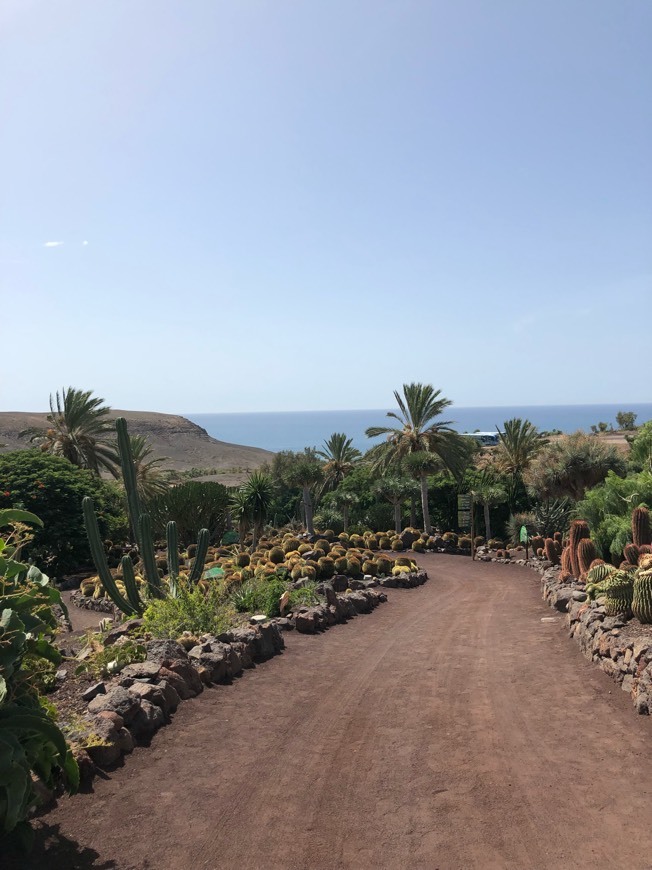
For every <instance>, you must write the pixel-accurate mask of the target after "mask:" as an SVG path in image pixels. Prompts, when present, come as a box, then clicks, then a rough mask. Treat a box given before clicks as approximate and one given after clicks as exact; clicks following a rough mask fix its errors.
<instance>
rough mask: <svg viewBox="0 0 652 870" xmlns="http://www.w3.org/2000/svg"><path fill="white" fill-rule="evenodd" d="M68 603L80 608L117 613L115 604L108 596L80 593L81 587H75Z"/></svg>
mask: <svg viewBox="0 0 652 870" xmlns="http://www.w3.org/2000/svg"><path fill="white" fill-rule="evenodd" d="M70 603H71V604H74V605H75V607H79V608H80V610H95V611H97V612H98V613H110V614H111V615H112V616H113V615H114V614H116V613H117V610H116V606H115V604H114V603H113V602H112V601H111V599H110V598H93V597H92V596H91V595H82V591H81V589H77V590H76V591H75V592H73V593H72V595H71V596H70Z"/></svg>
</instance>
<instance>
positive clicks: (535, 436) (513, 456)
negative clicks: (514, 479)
mask: <svg viewBox="0 0 652 870" xmlns="http://www.w3.org/2000/svg"><path fill="white" fill-rule="evenodd" d="M498 438H499V444H498V447H497V449H496V453H495V459H496V465H497V466H498V467H499V468H500V469H501V470H502V471H506V472H507V473H508V474H511V475H512V476H514V475H518V474H523V472H524V471H525V470H526V469H527V468H528V467H529V465H530V463H531V462H532V460H533V459H534V457H535V456H536V455H537V453H539V451H540V450H541V449H542V448H543V446H544V445H545V444H546V443H547V442H546V439H545V438H544V437H543V435H541V433H540V432H539V430H538V429H537V427H536V426H535V425H534V424H533V423H530V421H529V420H521V418H520V417H514V418H513V419H512V420H505V422H504V423H503V431H502V432H500V431H499V432H498Z"/></svg>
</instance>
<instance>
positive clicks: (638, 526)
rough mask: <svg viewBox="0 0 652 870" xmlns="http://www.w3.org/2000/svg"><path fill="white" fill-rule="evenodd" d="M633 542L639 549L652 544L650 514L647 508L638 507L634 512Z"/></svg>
mask: <svg viewBox="0 0 652 870" xmlns="http://www.w3.org/2000/svg"><path fill="white" fill-rule="evenodd" d="M632 540H633V541H634V543H635V544H636V546H637V547H640V546H642V545H644V544H652V529H650V512H649V510H648V509H647V508H646V507H643V506H641V507H637V508H634V510H633V511H632Z"/></svg>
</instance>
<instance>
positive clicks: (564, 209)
mask: <svg viewBox="0 0 652 870" xmlns="http://www.w3.org/2000/svg"><path fill="white" fill-rule="evenodd" d="M0 34H1V40H2V44H1V45H0V97H1V99H2V105H3V110H2V117H1V121H0V123H1V124H2V130H1V131H0V172H1V178H0V181H1V184H0V189H1V190H2V195H1V198H0V282H1V283H0V292H1V294H2V300H3V311H4V316H5V329H4V330H3V359H4V364H3V369H2V378H1V381H0V409H1V410H41V409H44V408H45V407H46V406H47V399H48V395H49V394H50V392H53V391H54V390H56V389H57V388H60V387H61V386H68V385H71V386H76V387H80V388H84V389H92V390H94V391H95V392H96V393H97V394H99V395H101V396H103V397H104V398H105V399H106V400H107V401H108V402H109V403H110V404H111V405H112V406H113V407H118V408H134V409H143V410H159V411H167V412H190V411H195V412H220V411H266V410H303V409H328V408H339V409H347V408H365V407H369V408H374V407H384V406H386V405H388V404H389V403H391V398H392V390H393V389H395V388H397V387H399V386H400V385H401V384H402V383H403V382H405V381H413V380H419V381H426V382H429V383H432V384H434V385H435V387H437V388H441V389H442V391H443V393H444V394H445V395H446V396H448V397H450V398H451V399H453V400H454V401H455V403H456V404H458V405H476V406H477V405H503V404H521V403H522V404H547V403H550V404H552V403H554V404H559V403H578V402H581V403H589V402H627V401H630V402H632V401H650V365H649V364H645V363H644V361H643V357H644V356H645V354H644V347H645V346H646V344H647V342H648V337H647V333H646V329H647V327H646V326H645V325H644V323H643V321H644V319H645V320H646V321H647V322H649V316H650V313H651V311H652V246H651V245H650V240H651V239H652V168H651V166H652V162H651V161H650V149H651V145H652V135H651V134H652V61H651V60H650V51H649V46H650V43H651V39H652V4H651V3H649V2H646V0H618V2H614V0H547V2H545V3H543V2H540V0H455V2H450V0H447V2H435V0H430V2H425V0H422V2H419V0H414V2H410V0H393V2H387V0H359V2H356V0H328V2H326V0H303V2H300V0H294V2H289V0H273V2H272V0H269V2H263V0H229V2H221V0H183V2H182V0H166V2H161V0H93V2H90V0H57V2H52V0H34V2H32V0H4V3H3V5H2V7H1V9H0ZM47 243H58V244H56V245H55V244H50V245H48V244H47Z"/></svg>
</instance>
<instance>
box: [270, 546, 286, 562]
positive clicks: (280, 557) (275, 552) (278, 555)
mask: <svg viewBox="0 0 652 870" xmlns="http://www.w3.org/2000/svg"><path fill="white" fill-rule="evenodd" d="M267 557H268V559H269V561H270V562H272V563H273V564H274V565H280V564H281V563H282V562H284V561H285V553H284V552H283V548H282V547H272V548H271V549H270V551H269V553H268V554H267Z"/></svg>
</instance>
